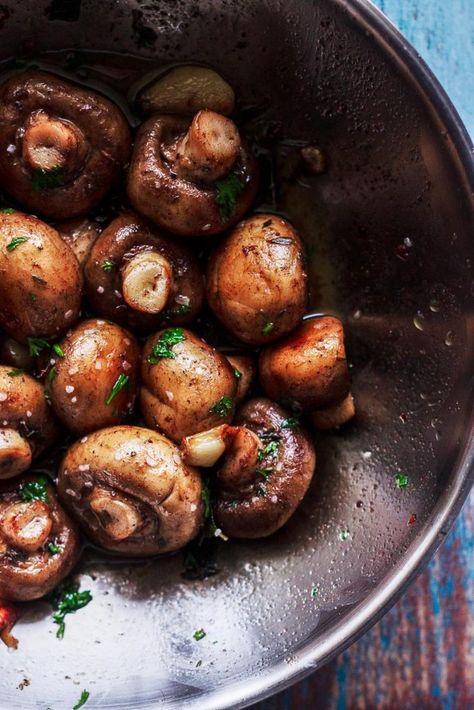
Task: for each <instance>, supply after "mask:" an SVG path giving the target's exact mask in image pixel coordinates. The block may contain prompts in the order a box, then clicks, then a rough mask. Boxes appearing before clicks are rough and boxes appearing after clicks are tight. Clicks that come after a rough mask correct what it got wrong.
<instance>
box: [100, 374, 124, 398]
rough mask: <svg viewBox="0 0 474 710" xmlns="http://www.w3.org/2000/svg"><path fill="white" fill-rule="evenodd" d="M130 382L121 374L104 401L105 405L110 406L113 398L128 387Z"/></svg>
mask: <svg viewBox="0 0 474 710" xmlns="http://www.w3.org/2000/svg"><path fill="white" fill-rule="evenodd" d="M129 381H130V377H129V375H124V374H123V373H122V374H121V375H119V376H118V377H117V379H116V381H115V384H114V386H113V387H112V389H111V390H110V392H109V396H108V397H107V399H106V400H105V403H106V404H111V403H112V401H113V400H114V399H115V397H116V396H117V395H118V393H119V392H120V391H121V390H123V388H124V387H126V386H127V385H128V383H129Z"/></svg>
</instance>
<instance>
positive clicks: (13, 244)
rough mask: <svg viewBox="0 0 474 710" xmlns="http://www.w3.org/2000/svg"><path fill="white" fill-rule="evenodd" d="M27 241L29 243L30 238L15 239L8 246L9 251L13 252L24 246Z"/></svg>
mask: <svg viewBox="0 0 474 710" xmlns="http://www.w3.org/2000/svg"><path fill="white" fill-rule="evenodd" d="M27 241H28V237H13V239H12V240H11V242H10V244H7V251H13V250H14V249H16V248H17V247H18V246H20V244H23V242H27Z"/></svg>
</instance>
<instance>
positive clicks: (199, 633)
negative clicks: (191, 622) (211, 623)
mask: <svg viewBox="0 0 474 710" xmlns="http://www.w3.org/2000/svg"><path fill="white" fill-rule="evenodd" d="M205 635H206V632H205V631H204V629H198V630H197V631H195V632H194V633H193V639H194V640H195V641H200V640H201V639H203V638H204V636H205Z"/></svg>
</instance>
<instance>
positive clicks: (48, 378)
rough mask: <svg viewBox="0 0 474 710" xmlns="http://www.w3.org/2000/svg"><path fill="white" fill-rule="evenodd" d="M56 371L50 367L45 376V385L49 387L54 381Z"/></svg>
mask: <svg viewBox="0 0 474 710" xmlns="http://www.w3.org/2000/svg"><path fill="white" fill-rule="evenodd" d="M57 374H58V373H57V370H56V368H55V367H51V368H50V369H49V371H48V374H47V375H46V384H48V385H50V384H51V382H52V381H53V380H54V378H55V377H56V375H57Z"/></svg>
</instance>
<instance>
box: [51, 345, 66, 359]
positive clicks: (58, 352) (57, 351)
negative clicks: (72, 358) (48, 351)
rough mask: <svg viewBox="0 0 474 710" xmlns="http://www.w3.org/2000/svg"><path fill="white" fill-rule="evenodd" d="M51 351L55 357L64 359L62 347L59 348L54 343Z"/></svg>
mask: <svg viewBox="0 0 474 710" xmlns="http://www.w3.org/2000/svg"><path fill="white" fill-rule="evenodd" d="M53 351H54V352H55V353H56V355H57V356H58V357H64V350H63V349H62V347H61V346H60V345H58V344H57V343H54V345H53Z"/></svg>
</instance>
